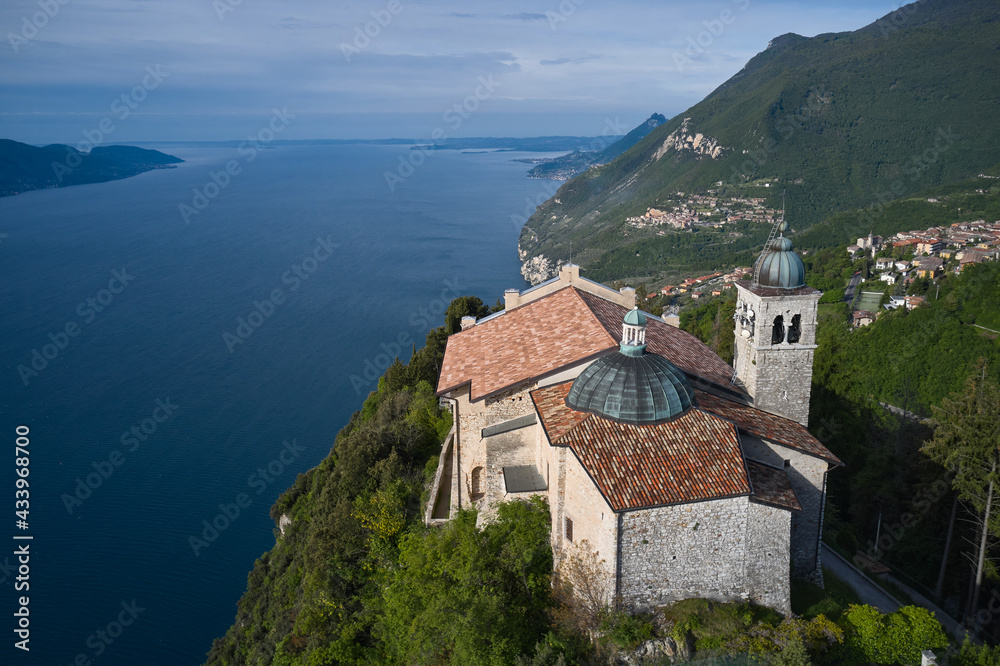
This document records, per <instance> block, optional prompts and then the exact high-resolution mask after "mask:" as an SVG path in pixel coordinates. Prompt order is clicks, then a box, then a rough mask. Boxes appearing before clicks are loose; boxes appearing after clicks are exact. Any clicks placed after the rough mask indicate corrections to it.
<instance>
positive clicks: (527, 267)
mask: <svg viewBox="0 0 1000 666" xmlns="http://www.w3.org/2000/svg"><path fill="white" fill-rule="evenodd" d="M556 273H557V269H556V265H555V262H553V261H552V260H551V259H549V258H548V257H546V256H545V255H544V254H540V255H538V256H537V257H531V258H530V259H528V260H526V261H525V259H524V257H522V258H521V275H522V276H523V277H524V279H525V280H527V281H528V282H530V283H531V284H533V285H535V284H538V283H540V282H545V281H546V280H548V279H549V278H551V277H555V275H556Z"/></svg>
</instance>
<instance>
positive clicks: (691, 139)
mask: <svg viewBox="0 0 1000 666" xmlns="http://www.w3.org/2000/svg"><path fill="white" fill-rule="evenodd" d="M690 120H691V119H690V118H685V119H684V120H683V121H682V122H681V126H680V127H678V128H677V129H675V130H674V131H673V132H671V133H670V135H669V136H667V138H666V139H664V141H663V143H662V144H661V145H660V147H659V148H658V149H657V150H656V153H655V154H654V155H653V159H654V160H659V159H660V158H661V157H663V156H664V155H666V154H667V153H669V152H670V151H671V150H674V151H677V152H684V151H688V152H692V153H694V154H695V155H705V156H707V157H711V158H712V159H713V160H717V159H719V158H720V157H722V153H723V152H724V151H726V150H729V149H728V148H725V147H723V146H720V145H719V140H718V139H716V138H714V137H710V136H705V135H704V134H701V133H697V132H692V131H691V129H690V122H689V121H690Z"/></svg>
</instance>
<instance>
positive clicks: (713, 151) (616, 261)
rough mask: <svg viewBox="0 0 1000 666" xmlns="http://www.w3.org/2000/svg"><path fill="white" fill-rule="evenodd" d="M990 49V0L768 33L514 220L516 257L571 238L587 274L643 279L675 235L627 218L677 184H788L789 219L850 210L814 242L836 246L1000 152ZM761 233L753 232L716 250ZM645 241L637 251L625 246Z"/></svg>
mask: <svg viewBox="0 0 1000 666" xmlns="http://www.w3.org/2000/svg"><path fill="white" fill-rule="evenodd" d="M998 55H1000V5H997V4H996V3H994V2H990V1H989V0H959V1H955V0H922V1H921V2H918V3H915V4H913V5H908V6H906V7H903V8H901V9H899V10H897V11H896V12H894V13H893V14H891V15H889V16H887V17H884V18H883V19H880V21H878V22H876V23H874V24H872V25H870V26H867V27H865V28H862V29H860V30H857V31H854V32H848V33H836V34H824V35H818V36H816V37H813V38H805V37H800V36H798V35H791V34H789V35H783V36H781V37H779V38H776V39H774V40H772V42H771V44H769V45H768V48H767V49H765V50H764V51H763V52H762V53H760V54H758V55H757V56H755V57H754V58H753V59H752V60H750V62H748V63H747V65H746V66H745V67H744V68H743V69H742V70H741V71H740V72H738V73H737V74H736V75H735V76H733V77H732V78H731V79H730V80H729V81H727V82H726V83H724V84H723V85H722V86H720V87H719V88H718V89H717V90H715V91H714V92H713V93H712V94H710V95H709V96H708V97H707V98H705V99H704V100H703V101H702V102H699V103H698V104H696V105H695V106H693V107H691V108H690V109H688V110H687V111H685V112H684V113H682V114H680V115H678V116H676V117H674V118H672V119H671V120H670V121H668V122H667V123H666V124H664V125H662V126H660V127H658V128H656V129H655V130H654V131H653V132H651V133H650V134H649V135H648V136H646V137H645V138H644V139H643V140H642V141H640V142H639V143H638V144H636V145H635V146H634V147H633V148H631V149H630V150H628V151H627V152H626V153H624V154H623V155H622V156H621V157H619V158H618V159H616V160H614V161H613V162H611V163H609V164H606V165H604V166H602V167H597V168H594V169H590V170H589V171H587V172H585V173H583V174H581V175H580V176H578V177H576V178H574V179H573V180H570V181H569V182H567V183H565V184H564V185H563V186H562V187H561V188H560V189H559V191H558V192H557V194H556V195H555V196H554V197H553V198H552V199H550V200H549V201H547V202H545V203H544V204H543V205H542V206H540V207H539V208H538V210H537V211H536V212H535V214H534V215H533V216H532V217H531V218H530V219H529V220H528V223H527V224H526V225H525V227H524V229H523V230H522V232H521V238H520V242H519V245H520V247H519V250H520V256H521V259H522V262H528V261H530V260H531V259H532V258H535V257H544V258H547V259H549V260H550V266H549V267H550V268H551V267H554V266H555V265H556V264H557V263H558V262H559V261H562V260H565V259H567V258H568V257H569V255H570V246H571V244H572V248H573V258H574V260H575V261H576V262H577V263H580V264H581V265H583V266H584V267H585V268H593V269H594V270H595V273H594V274H592V275H591V277H594V278H595V279H607V278H609V277H615V278H623V277H637V276H644V277H645V276H655V273H656V272H657V271H658V270H659V268H658V266H657V265H655V262H651V261H650V256H649V255H650V254H651V255H654V256H656V255H669V254H670V253H671V252H670V251H671V249H672V248H671V243H673V241H671V240H664V238H667V239H670V238H671V237H676V236H683V232H680V233H670V232H668V233H667V234H666V236H665V237H664V236H657V235H656V232H655V231H654V230H636V229H633V228H630V227H629V226H628V225H627V224H626V223H625V218H626V217H628V216H633V215H641V214H642V213H644V212H645V211H646V210H647V208H649V207H651V206H656V205H657V204H658V203H659V202H660V201H661V200H662V199H664V198H665V197H666V195H669V194H672V193H675V192H677V191H684V192H688V193H698V192H701V193H704V192H708V191H709V190H710V189H711V190H714V191H715V193H717V194H718V195H720V196H740V197H763V198H766V199H767V200H768V204H769V205H770V206H772V207H780V201H781V198H780V194H781V192H782V191H786V192H787V201H788V208H787V210H788V219H789V220H790V221H791V223H792V226H793V228H795V229H796V230H799V231H802V230H804V229H807V228H809V227H811V226H813V225H815V224H817V223H819V222H821V221H822V220H824V219H826V218H828V217H830V216H831V215H835V214H841V215H844V216H848V217H850V218H851V219H852V220H853V222H852V223H851V224H840V225H838V226H839V228H840V234H839V237H838V238H836V239H827V238H824V239H822V240H823V242H824V243H825V244H834V243H843V242H845V241H847V240H848V239H849V238H850V235H851V234H855V235H857V233H856V232H857V231H858V230H860V229H865V230H866V231H867V228H868V227H869V226H870V225H871V224H872V223H873V222H875V221H877V220H878V219H879V218H880V217H881V215H882V213H883V209H884V207H885V205H886V204H887V203H888V202H890V201H893V200H895V199H898V198H900V197H906V196H908V195H911V194H913V193H915V192H918V191H921V190H925V189H927V188H929V187H934V186H938V185H941V184H945V183H951V182H954V181H959V180H964V179H969V178H972V177H975V176H977V175H978V174H979V173H981V172H983V171H986V170H988V169H991V168H992V167H994V166H995V165H997V163H998V162H1000V154H998V152H997V146H998V139H1000V115H998V114H996V113H995V108H996V104H997V100H998V98H1000V58H998V57H997V56H998ZM699 135H700V136H699ZM689 235H691V234H689ZM765 237H766V229H765V228H763V227H760V228H758V229H754V230H750V233H748V234H744V235H743V236H742V237H741V240H740V242H739V243H738V244H736V246H734V247H731V248H730V247H727V248H724V250H725V252H722V253H721V254H726V255H727V256H728V255H729V254H731V251H736V252H739V251H740V250H749V249H752V248H758V247H759V245H760V244H762V242H763V239H764V238H765ZM647 242H648V243H650V244H652V245H653V247H652V248H649V250H650V251H649V252H648V253H644V252H643V251H642V249H637V248H636V247H627V248H626V246H638V247H639V248H642V247H644V244H646V243H647ZM677 242H678V243H680V244H682V245H695V246H699V245H701V244H702V242H701V240H695V241H692V242H689V241H688V240H687V239H683V240H679V241H677ZM616 252H617V254H616ZM644 254H646V256H643V255H644ZM712 254H713V251H712V250H710V251H709V255H712ZM715 254H719V253H715ZM706 258H708V257H706ZM682 263H688V262H686V261H685V262H682ZM702 263H703V264H704V263H708V262H702ZM612 266H613V267H614V271H617V274H616V275H609V274H608V273H610V272H611V271H610V269H611V268H612ZM539 277H541V276H540V275H535V276H533V279H536V280H537V279H538V278H539Z"/></svg>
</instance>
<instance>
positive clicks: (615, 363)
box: [566, 351, 694, 425]
mask: <svg viewBox="0 0 1000 666" xmlns="http://www.w3.org/2000/svg"><path fill="white" fill-rule="evenodd" d="M693 403H694V390H693V389H692V388H691V384H690V383H689V382H688V380H687V377H685V376H684V373H683V372H681V371H680V370H679V369H678V368H677V366H675V365H674V364H673V363H671V362H670V361H668V360H667V359H665V358H663V357H662V356H659V355H657V354H649V353H645V352H644V353H642V354H641V355H639V356H633V355H630V354H625V353H622V352H621V351H618V352H615V353H613V354H609V355H608V356H603V357H601V358H599V359H597V360H596V361H594V362H593V363H591V364H590V365H589V366H587V369H586V370H584V371H583V372H582V373H581V374H580V376H579V377H577V378H576V380H574V382H573V386H572V388H570V391H569V395H568V396H566V405H567V406H569V407H570V408H571V409H574V410H576V411H578V412H589V413H591V414H596V415H598V416H601V417H603V418H606V419H610V420H612V421H617V422H619V423H631V424H633V425H651V424H655V423H664V422H666V421H669V420H670V419H673V418H675V417H677V416H680V415H681V414H683V413H684V412H686V411H687V410H688V409H689V408H690V407H691V405H692V404H693Z"/></svg>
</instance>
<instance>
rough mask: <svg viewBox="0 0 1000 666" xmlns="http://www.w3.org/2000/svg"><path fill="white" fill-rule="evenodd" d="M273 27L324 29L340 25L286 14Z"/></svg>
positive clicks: (284, 28)
mask: <svg viewBox="0 0 1000 666" xmlns="http://www.w3.org/2000/svg"><path fill="white" fill-rule="evenodd" d="M275 27H277V28H280V29H282V30H326V29H327V28H337V27H340V24H339V23H324V22H321V21H312V20H309V19H301V18H297V17H295V16H286V17H284V18H282V19H281V20H280V21H278V23H277V24H276V25H275Z"/></svg>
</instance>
